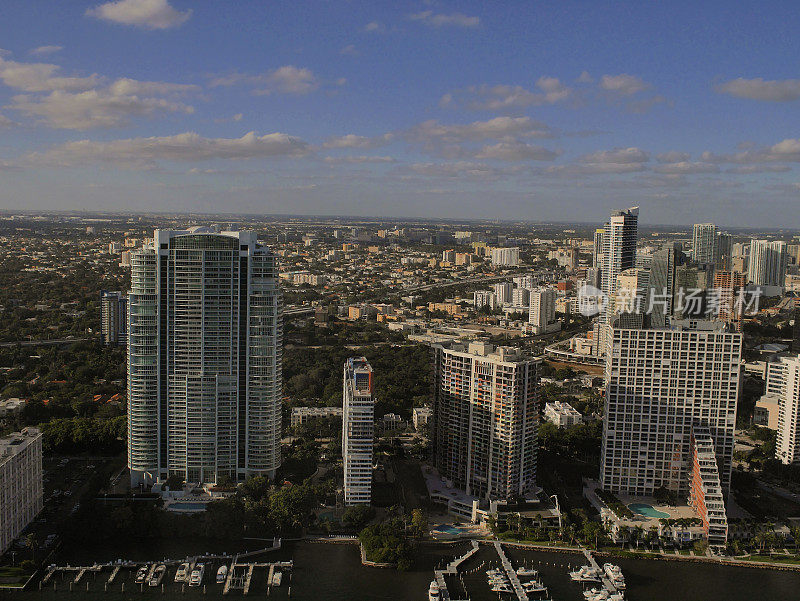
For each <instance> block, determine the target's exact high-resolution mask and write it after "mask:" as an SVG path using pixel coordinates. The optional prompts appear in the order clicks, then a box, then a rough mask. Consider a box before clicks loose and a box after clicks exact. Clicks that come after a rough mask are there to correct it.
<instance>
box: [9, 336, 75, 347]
mask: <svg viewBox="0 0 800 601" xmlns="http://www.w3.org/2000/svg"><path fill="white" fill-rule="evenodd" d="M87 340H90V338H53V339H51V340H17V341H16V342H0V348H11V347H14V346H56V345H60V344H74V343H76V342H86V341H87Z"/></svg>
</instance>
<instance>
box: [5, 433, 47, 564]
mask: <svg viewBox="0 0 800 601" xmlns="http://www.w3.org/2000/svg"><path fill="white" fill-rule="evenodd" d="M43 490H44V488H43V481H42V434H41V432H39V430H37V429H36V428H25V429H23V430H22V432H14V433H13V434H9V435H8V436H5V437H3V438H0V555H2V554H3V553H5V552H6V550H7V549H8V548H9V547H10V546H11V543H12V542H14V539H15V538H17V537H18V536H19V535H20V534H21V533H22V531H23V530H24V529H25V527H26V526H27V525H28V524H30V523H31V522H32V521H33V519H34V518H35V517H36V516H37V515H38V514H39V512H40V511H41V510H42V503H43V501H42V497H43Z"/></svg>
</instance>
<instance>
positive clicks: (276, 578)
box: [272, 572, 283, 586]
mask: <svg viewBox="0 0 800 601" xmlns="http://www.w3.org/2000/svg"><path fill="white" fill-rule="evenodd" d="M281 582H283V572H275V573H274V574H273V575H272V586H280V585H281Z"/></svg>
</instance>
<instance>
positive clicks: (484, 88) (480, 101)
mask: <svg viewBox="0 0 800 601" xmlns="http://www.w3.org/2000/svg"><path fill="white" fill-rule="evenodd" d="M536 88H538V91H531V90H528V89H526V88H523V87H522V86H511V85H495V86H490V85H486V84H483V85H480V86H470V87H468V88H466V89H464V90H454V91H452V92H449V93H447V94H445V95H444V96H442V98H441V100H440V101H439V105H440V106H442V107H445V106H451V105H457V106H463V107H464V108H467V109H469V110H474V111H501V112H503V111H514V110H519V109H522V108H525V107H528V106H541V105H545V104H555V103H557V102H561V101H564V100H567V99H568V98H569V97H570V95H571V94H572V89H571V88H569V87H567V86H565V85H564V84H563V83H562V82H561V80H559V79H558V78H556V77H540V78H539V79H538V80H537V81H536Z"/></svg>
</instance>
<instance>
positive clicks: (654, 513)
mask: <svg viewBox="0 0 800 601" xmlns="http://www.w3.org/2000/svg"><path fill="white" fill-rule="evenodd" d="M628 509H630V510H631V511H632V512H633V513H638V514H639V515H643V516H645V517H647V518H659V519H661V518H668V517H669V514H668V513H664V512H663V511H659V510H658V509H655V508H654V507H653V506H652V505H648V504H647V503H631V504H630V505H628Z"/></svg>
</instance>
